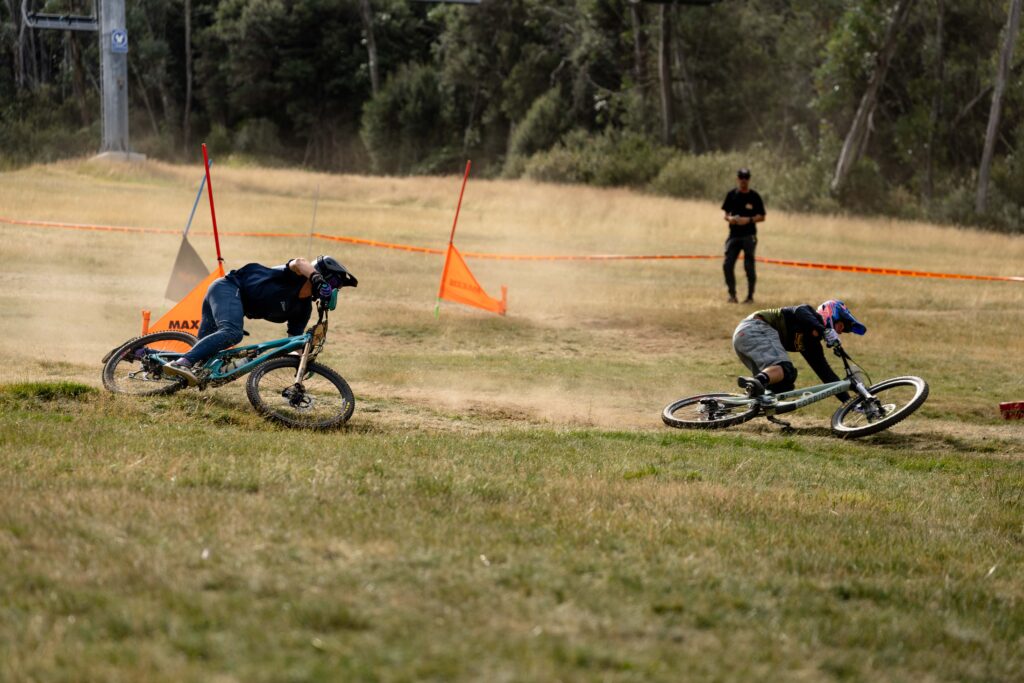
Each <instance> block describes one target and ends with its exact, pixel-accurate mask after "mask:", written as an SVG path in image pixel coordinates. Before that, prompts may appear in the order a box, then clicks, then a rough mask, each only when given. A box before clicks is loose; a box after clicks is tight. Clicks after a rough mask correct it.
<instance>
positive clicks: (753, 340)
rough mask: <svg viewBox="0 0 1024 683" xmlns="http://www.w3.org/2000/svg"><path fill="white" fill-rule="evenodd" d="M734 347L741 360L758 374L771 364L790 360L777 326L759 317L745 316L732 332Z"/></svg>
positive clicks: (751, 370)
mask: <svg viewBox="0 0 1024 683" xmlns="http://www.w3.org/2000/svg"><path fill="white" fill-rule="evenodd" d="M732 348H733V349H734V350H735V351H736V355H737V356H739V358H740V362H741V363H743V364H744V365H746V366H747V367H748V368H750V372H751V373H753V374H755V375H756V374H757V373H759V372H761V371H762V370H764V369H765V368H767V367H768V366H770V365H778V364H779V363H786V362H790V361H789V354H787V353H786V349H784V348H782V339H780V338H779V333H778V332H776V331H775V328H774V327H772V326H771V325H769V324H768V323H766V322H765V321H763V320H759V319H757V318H744V319H743V320H741V321H740V324H739V325H737V326H736V331H735V332H733V333H732Z"/></svg>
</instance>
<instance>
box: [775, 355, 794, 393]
mask: <svg viewBox="0 0 1024 683" xmlns="http://www.w3.org/2000/svg"><path fill="white" fill-rule="evenodd" d="M779 367H780V368H782V382H781V384H788V385H789V386H791V387H792V386H793V385H795V384H796V368H795V367H793V364H792V363H790V362H789V361H783V362H781V363H779Z"/></svg>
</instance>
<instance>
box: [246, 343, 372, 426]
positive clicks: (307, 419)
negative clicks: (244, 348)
mask: <svg viewBox="0 0 1024 683" xmlns="http://www.w3.org/2000/svg"><path fill="white" fill-rule="evenodd" d="M299 361H300V358H299V357H298V356H285V357H281V358H273V359H271V360H268V361H267V362H265V363H261V364H260V365H259V366H257V367H256V369H255V370H253V371H252V373H251V374H250V375H249V379H248V381H247V382H246V384H245V393H246V395H247V396H248V397H249V402H250V403H252V405H253V407H254V408H255V409H256V411H257V412H258V413H259V414H260V415H262V416H263V417H265V418H267V419H269V420H274V421H277V422H280V423H282V424H284V425H287V426H288V427H299V428H305V429H331V428H333V427H338V426H341V425H343V424H345V423H346V422H348V419H349V418H350V417H352V412H353V411H354V410H355V406H356V399H355V396H353V395H352V389H351V388H350V387H349V386H348V382H346V381H345V379H344V378H343V377H342V376H341V375H339V374H338V373H337V372H335V371H334V370H332V369H331V368H329V367H327V366H326V365H321V364H320V363H316V362H312V363H309V364H307V365H306V377H305V378H304V379H303V382H304V383H306V382H309V381H310V380H311V379H312V378H313V377H314V376H316V375H319V377H320V378H321V379H322V380H326V384H325V383H323V382H321V383H319V385H320V387H321V389H322V391H321V393H322V394H323V395H322V396H320V397H316V396H312V391H311V390H309V389H307V390H308V391H310V400H311V405H312V406H314V407H315V406H317V405H318V404H321V403H322V404H324V406H325V411H324V412H325V414H324V415H323V416H322V417H319V418H317V417H315V416H314V415H313V414H312V413H311V412H305V411H309V410H310V408H309V407H306V406H294V405H292V404H291V402H290V400H289V398H287V397H285V396H284V393H283V392H284V390H286V389H287V388H288V387H289V386H290V385H291V384H292V383H293V382H294V381H295V373H296V372H298V369H299ZM289 372H290V373H291V376H290V378H289V377H288V374H287V373H289ZM328 384H329V385H330V386H331V387H333V390H329V389H328V388H327V385H328Z"/></svg>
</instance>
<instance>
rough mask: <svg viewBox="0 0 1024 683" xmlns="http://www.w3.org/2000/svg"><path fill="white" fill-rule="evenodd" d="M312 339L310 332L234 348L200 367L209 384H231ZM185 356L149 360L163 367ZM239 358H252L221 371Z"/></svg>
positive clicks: (161, 353)
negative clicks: (262, 364)
mask: <svg viewBox="0 0 1024 683" xmlns="http://www.w3.org/2000/svg"><path fill="white" fill-rule="evenodd" d="M312 338H313V335H312V334H310V333H309V332H303V333H302V334H300V335H297V336H295V337H284V338H282V339H274V340H272V341H267V342H263V343H261V344H249V345H247V346H233V347H231V348H230V349H224V350H223V351H218V352H217V355H215V356H214V357H213V358H210V359H209V360H207V361H206V362H205V363H203V364H202V365H201V366H199V367H200V368H201V369H203V370H209V371H210V374H209V376H207V377H206V382H207V383H214V382H216V383H218V384H222V383H225V382H231V381H233V380H236V379H238V378H239V377H242V376H243V375H245V374H247V373H249V372H251V371H252V370H253V368H255V367H256V366H257V365H259V364H260V363H262V362H264V361H266V360H270V359H271V358H273V357H275V356H280V355H284V354H286V353H291V352H292V351H297V350H299V349H302V348H304V347H305V346H306V345H307V344H308V343H309V341H310V340H311V339H312ZM183 355H185V354H183V353H179V352H176V351H175V352H170V351H158V352H156V353H151V354H149V355H148V358H150V359H153V360H156V361H158V362H159V363H160V364H161V365H166V364H168V363H170V362H171V361H173V360H176V359H178V358H181V357H182V356H183ZM238 356H251V358H250V360H248V361H247V362H246V363H244V364H242V365H240V366H238V367H237V368H233V369H232V370H229V371H228V372H222V371H221V370H222V368H223V367H224V366H225V365H226V364H227V363H229V362H231V361H232V360H234V359H235V358H236V357H238Z"/></svg>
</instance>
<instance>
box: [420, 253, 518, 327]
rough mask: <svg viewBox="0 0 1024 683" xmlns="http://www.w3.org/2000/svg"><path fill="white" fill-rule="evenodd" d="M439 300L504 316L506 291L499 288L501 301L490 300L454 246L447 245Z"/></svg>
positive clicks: (503, 287) (438, 294)
mask: <svg viewBox="0 0 1024 683" xmlns="http://www.w3.org/2000/svg"><path fill="white" fill-rule="evenodd" d="M437 297H438V298H439V299H446V300H448V301H454V302H455V303H459V304H466V305H467V306H476V307H477V308H482V309H484V310H485V311H491V312H493V313H497V314H498V315H505V309H506V304H507V299H508V289H507V288H506V287H505V285H502V286H501V300H500V301H499V300H498V299H492V298H491V297H489V296H487V292H485V291H484V288H483V287H481V286H480V283H479V282H477V281H476V278H475V277H473V273H472V272H470V270H469V266H467V265H466V261H465V259H463V258H462V254H460V253H459V250H458V249H456V248H455V245H454V244H451V243H449V244H448V254H447V255H446V256H445V259H444V270H443V271H442V273H441V289H440V291H438V293H437Z"/></svg>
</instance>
